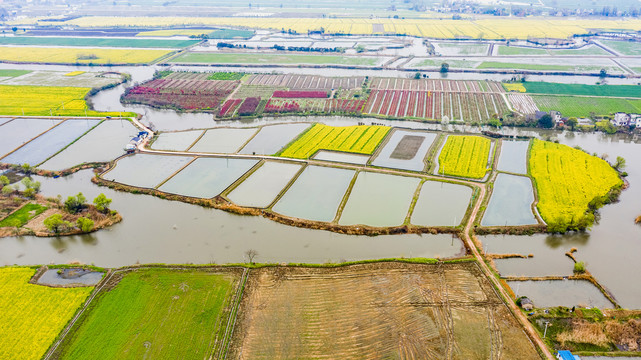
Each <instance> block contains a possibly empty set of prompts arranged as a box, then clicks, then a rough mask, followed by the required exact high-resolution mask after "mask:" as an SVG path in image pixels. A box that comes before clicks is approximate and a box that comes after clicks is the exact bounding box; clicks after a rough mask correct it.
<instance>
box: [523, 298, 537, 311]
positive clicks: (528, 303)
mask: <svg viewBox="0 0 641 360" xmlns="http://www.w3.org/2000/svg"><path fill="white" fill-rule="evenodd" d="M521 307H522V308H523V310H525V311H532V309H534V303H532V300H530V299H528V298H526V297H524V298H522V299H521Z"/></svg>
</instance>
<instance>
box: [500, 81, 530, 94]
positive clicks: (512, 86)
mask: <svg viewBox="0 0 641 360" xmlns="http://www.w3.org/2000/svg"><path fill="white" fill-rule="evenodd" d="M503 87H504V88H505V90H507V91H518V92H522V93H524V92H526V91H527V90H526V89H525V86H523V84H521V83H503Z"/></svg>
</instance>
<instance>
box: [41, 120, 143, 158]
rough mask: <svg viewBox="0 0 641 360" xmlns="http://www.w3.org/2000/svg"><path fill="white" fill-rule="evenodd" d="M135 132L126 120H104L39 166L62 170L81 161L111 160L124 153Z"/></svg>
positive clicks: (135, 129)
mask: <svg viewBox="0 0 641 360" xmlns="http://www.w3.org/2000/svg"><path fill="white" fill-rule="evenodd" d="M69 121H72V120H67V122H69ZM74 121H82V120H74ZM52 132H53V130H52ZM137 133H138V129H137V128H136V127H135V126H134V125H133V124H132V123H131V122H130V121H128V120H105V121H103V122H102V123H101V124H100V125H98V126H96V127H95V128H94V129H93V130H91V131H90V132H88V133H87V134H85V135H83V136H82V137H81V138H80V139H78V140H77V141H76V142H74V143H73V144H71V145H69V147H67V148H66V149H64V150H63V151H62V152H60V153H59V154H57V155H56V156H54V157H52V158H51V159H49V160H47V161H46V162H45V163H43V164H42V165H40V168H42V169H47V170H64V169H68V168H70V167H73V166H75V165H79V164H82V163H92V162H108V161H111V160H113V159H115V158H117V157H118V156H120V155H122V154H123V153H124V151H123V149H124V147H125V145H126V144H127V143H128V141H129V139H131V138H132V137H133V136H134V135H136V134H137ZM34 142H35V141H34ZM47 146H50V145H47Z"/></svg>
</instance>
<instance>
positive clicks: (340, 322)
mask: <svg viewBox="0 0 641 360" xmlns="http://www.w3.org/2000/svg"><path fill="white" fill-rule="evenodd" d="M454 303H455V305H454ZM310 308H313V309H314V311H313V316H311V317H310V312H309V311H310V310H309V309H310ZM488 319H491V320H489V321H488ZM234 330H235V331H234V333H233V336H232V343H231V346H230V356H231V357H232V358H235V359H255V358H261V357H262V356H264V355H266V357H268V358H271V359H284V358H305V359H307V358H316V357H320V356H322V355H325V356H329V357H330V358H337V359H343V358H352V357H354V356H353V355H352V354H354V353H355V352H357V354H358V356H357V357H359V358H361V357H362V358H369V359H377V358H401V357H404V356H407V357H408V358H423V357H425V356H426V354H429V355H430V356H431V357H433V358H438V359H441V358H448V357H452V358H455V359H471V358H490V357H491V354H497V355H498V354H500V356H498V357H497V358H501V359H534V358H536V357H537V356H538V355H537V353H536V350H535V349H534V346H533V345H532V343H531V342H530V340H529V339H528V338H527V336H526V335H525V333H524V332H523V331H522V330H521V329H520V326H519V325H518V323H517V321H516V319H515V318H514V317H513V316H512V315H511V313H510V312H509V311H508V309H507V307H506V306H505V305H504V304H503V303H502V302H501V300H500V299H499V298H498V297H497V296H496V294H495V293H494V290H493V289H492V287H491V285H490V283H489V282H488V281H487V280H486V279H485V278H484V277H483V276H482V275H481V272H480V270H479V269H478V267H477V265H476V264H475V263H460V264H443V265H439V266H436V265H418V264H401V263H377V264H367V265H352V266H348V267H343V268H336V269H327V268H325V269H323V268H295V267H290V268H261V269H256V270H252V271H250V273H249V278H248V281H247V285H246V287H245V291H244V294H243V300H242V302H241V306H240V309H239V312H238V318H237V326H236V327H235V329H234ZM494 338H500V339H501V341H500V342H498V343H497V342H495V341H492V339H494ZM447 343H449V344H450V345H452V347H448V346H447V345H446V344H447Z"/></svg>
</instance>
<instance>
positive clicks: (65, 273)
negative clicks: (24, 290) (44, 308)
mask: <svg viewBox="0 0 641 360" xmlns="http://www.w3.org/2000/svg"><path fill="white" fill-rule="evenodd" d="M58 272H60V273H58ZM104 274H105V273H101V272H97V271H91V270H85V269H50V270H47V271H45V273H44V274H42V276H40V278H39V279H38V284H44V285H91V286H93V285H96V284H97V283H99V282H100V280H102V276H103V275H104Z"/></svg>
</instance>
